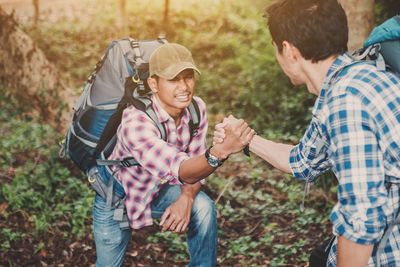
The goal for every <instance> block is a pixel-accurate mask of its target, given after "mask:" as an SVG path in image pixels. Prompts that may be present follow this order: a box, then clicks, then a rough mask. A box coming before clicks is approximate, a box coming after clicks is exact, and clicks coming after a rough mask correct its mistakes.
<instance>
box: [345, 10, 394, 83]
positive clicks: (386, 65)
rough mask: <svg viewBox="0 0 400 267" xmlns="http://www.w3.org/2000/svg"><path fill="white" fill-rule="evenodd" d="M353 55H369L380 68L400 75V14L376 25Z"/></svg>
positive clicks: (361, 57) (358, 57)
mask: <svg viewBox="0 0 400 267" xmlns="http://www.w3.org/2000/svg"><path fill="white" fill-rule="evenodd" d="M356 55H358V56H356ZM353 56H355V59H357V60H364V59H366V57H367V56H368V57H369V58H370V59H371V60H373V61H375V64H376V67H377V68H378V70H388V71H391V72H393V73H394V74H395V75H397V76H398V77H400V15H397V16H394V17H392V18H390V19H388V20H386V21H385V22H383V23H382V24H380V25H379V26H377V27H375V28H374V29H373V30H372V32H371V34H370V35H369V37H368V39H367V40H366V41H365V42H364V45H363V47H362V48H360V49H357V50H356V51H354V52H353Z"/></svg>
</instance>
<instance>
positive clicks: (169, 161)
mask: <svg viewBox="0 0 400 267" xmlns="http://www.w3.org/2000/svg"><path fill="white" fill-rule="evenodd" d="M130 112H131V113H130V114H129V116H127V117H125V118H124V119H123V120H122V121H123V123H122V124H121V131H122V134H120V135H118V136H122V140H121V141H122V143H123V145H124V146H125V149H126V150H127V151H128V152H129V153H130V154H131V155H132V157H134V158H135V159H136V160H137V161H138V163H139V164H140V165H141V166H142V167H143V168H145V169H146V170H147V171H149V172H150V173H151V174H152V175H153V176H154V177H160V178H163V177H171V176H172V177H175V178H176V177H178V171H179V166H180V164H181V163H182V161H184V160H186V159H187V158H188V155H187V153H185V152H180V151H179V150H178V148H177V147H175V146H173V145H171V144H168V143H167V142H165V141H164V140H163V139H162V138H161V136H160V132H159V130H158V128H157V126H156V125H155V123H154V122H153V121H152V120H151V119H150V118H149V117H148V116H147V115H146V114H145V113H144V112H142V111H139V110H136V109H130ZM125 115H126V114H125V113H124V116H125Z"/></svg>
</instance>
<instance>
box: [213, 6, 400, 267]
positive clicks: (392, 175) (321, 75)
mask: <svg viewBox="0 0 400 267" xmlns="http://www.w3.org/2000/svg"><path fill="white" fill-rule="evenodd" d="M266 11H267V18H268V26H269V30H270V33H271V36H272V39H273V45H274V46H275V50H276V58H277V61H278V63H279V64H280V66H281V67H282V69H283V70H284V72H285V73H286V74H287V76H288V77H289V78H290V79H291V81H292V83H293V84H294V85H306V86H307V89H308V91H310V92H311V93H312V94H315V95H316V96H318V98H317V100H316V102H315V105H314V108H313V112H312V115H313V116H312V120H311V123H310V125H309V126H308V128H307V130H306V132H305V134H304V136H303V138H302V139H301V140H300V143H299V144H298V145H296V146H291V145H286V144H280V143H275V142H272V141H270V140H267V139H264V138H262V137H260V136H254V137H253V139H252V140H251V142H250V145H249V148H250V151H251V152H253V153H255V154H257V155H259V156H260V157H262V158H263V159H265V160H266V161H268V162H269V163H271V164H272V165H274V166H275V167H277V168H279V169H280V170H283V171H285V172H287V173H290V174H293V175H294V176H295V177H296V178H298V179H301V180H303V181H305V182H311V181H313V180H314V179H315V178H317V177H318V176H319V175H320V174H322V173H323V172H325V171H327V170H329V169H331V170H332V171H333V172H334V173H335V175H336V177H337V180H338V203H337V204H336V205H335V207H334V208H333V210H332V213H331V216H330V219H331V221H332V224H333V233H334V236H335V238H333V239H331V240H330V241H329V242H326V243H325V244H324V246H323V247H320V248H317V249H316V250H314V252H313V253H312V255H311V257H310V266H351V267H355V266H375V264H378V262H379V264H381V265H382V266H400V228H399V224H394V223H393V224H392V222H394V221H395V218H396V216H397V214H398V213H399V205H400V197H399V196H400V80H399V78H398V77H396V76H395V75H393V74H392V73H389V72H386V71H378V70H377V69H376V67H375V65H373V64H369V63H365V62H362V63H355V64H352V63H353V59H352V58H351V57H350V56H349V55H348V54H347V53H346V51H347V39H348V28H347V19H346V15H345V12H344V10H343V8H342V7H341V6H340V4H339V3H338V2H337V0H282V1H279V2H277V3H275V4H273V5H271V6H269V7H268V8H267V10H266ZM233 120H234V118H232V117H230V118H227V119H225V120H224V122H223V123H222V124H220V125H218V127H217V128H219V130H218V131H217V132H216V133H215V135H214V142H217V143H218V142H222V140H223V138H224V131H223V127H224V126H225V125H226V124H229V123H230V122H231V121H233ZM391 225H392V226H391ZM388 227H393V228H392V229H389V231H390V232H389V233H388V238H387V241H382V242H383V243H384V244H382V245H381V246H382V251H381V252H379V253H378V246H379V244H380V243H381V240H382V236H383V235H384V233H385V231H386V230H387V228H388ZM377 254H378V256H377Z"/></svg>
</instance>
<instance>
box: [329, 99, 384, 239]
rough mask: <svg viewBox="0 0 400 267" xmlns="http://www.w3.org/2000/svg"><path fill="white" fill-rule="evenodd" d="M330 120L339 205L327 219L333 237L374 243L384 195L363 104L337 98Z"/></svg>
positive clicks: (378, 233) (373, 137) (380, 225)
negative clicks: (338, 236) (334, 235)
mask: <svg viewBox="0 0 400 267" xmlns="http://www.w3.org/2000/svg"><path fill="white" fill-rule="evenodd" d="M337 102H338V103H337V105H336V104H335V103H333V110H335V108H334V107H335V105H336V106H340V107H346V109H337V112H333V113H332V115H331V116H330V119H329V122H328V124H329V131H330V132H331V133H332V134H331V138H332V143H334V144H335V145H334V146H331V147H332V157H333V161H334V162H335V164H334V166H333V168H334V171H335V174H336V176H337V178H338V182H339V184H338V203H337V204H336V206H335V207H334V209H333V211H332V213H331V216H330V219H331V221H332V223H333V231H334V233H335V234H336V235H342V236H344V237H346V238H347V239H349V240H351V241H353V242H356V243H359V244H375V243H377V242H378V241H379V239H380V238H381V236H382V234H383V230H384V228H385V225H386V216H387V213H388V212H389V210H388V209H387V206H386V205H387V192H386V188H385V183H384V164H383V156H382V152H381V151H380V147H379V144H378V140H377V137H376V134H375V133H374V132H373V127H372V125H373V122H372V120H371V119H370V118H369V116H368V112H366V111H365V110H364V109H365V105H362V104H361V102H360V100H359V99H358V98H356V97H354V96H351V95H350V96H346V97H342V98H338V100H337Z"/></svg>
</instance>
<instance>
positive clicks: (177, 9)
mask: <svg viewBox="0 0 400 267" xmlns="http://www.w3.org/2000/svg"><path fill="white" fill-rule="evenodd" d="M265 5H266V3H261V1H254V2H245V1H211V0H207V1H202V2H201V3H199V2H198V1H185V4H184V5H179V4H178V3H175V4H173V5H172V6H171V10H170V17H169V21H168V24H165V23H162V21H161V20H162V16H160V14H162V12H163V10H162V7H163V2H162V1H151V2H149V3H146V5H144V4H139V3H136V2H135V1H129V3H128V5H127V11H126V13H127V17H128V24H127V25H125V27H124V30H122V29H118V28H116V26H115V19H114V18H115V14H116V13H117V2H111V1H99V2H98V4H97V5H96V6H93V7H91V8H90V11H91V12H90V13H89V14H87V17H85V18H84V19H83V21H82V18H81V17H79V18H78V17H71V18H66V17H61V18H59V19H58V20H57V21H51V22H49V23H46V22H44V23H42V24H41V31H40V34H41V38H40V39H39V46H40V47H41V48H42V49H43V50H44V51H46V55H47V56H48V57H49V58H50V59H51V60H52V61H54V62H55V63H56V65H57V66H58V68H59V69H60V70H61V72H62V74H63V76H64V79H66V80H68V81H69V82H70V83H71V84H72V87H74V88H79V87H80V86H81V85H83V82H84V81H85V79H86V78H87V76H88V75H89V74H90V72H91V71H92V68H93V66H94V65H95V64H96V62H97V61H98V60H99V58H100V56H101V55H102V54H103V53H104V52H105V50H106V48H107V46H108V45H109V44H110V43H111V42H112V41H113V40H116V39H120V38H122V37H125V36H131V37H133V38H137V39H152V38H156V37H157V36H158V35H159V34H160V33H163V34H165V35H166V37H167V39H168V40H169V41H170V42H177V43H181V44H183V45H185V46H187V47H188V48H189V49H190V50H191V51H192V53H193V55H194V58H195V60H196V62H197V64H198V65H199V67H200V69H201V71H202V75H201V77H199V78H198V79H197V81H198V82H197V95H199V96H201V97H202V98H203V99H204V100H205V101H206V103H207V107H208V112H209V114H216V115H218V114H225V115H228V114H234V115H235V116H237V117H241V118H244V119H245V120H246V121H247V122H249V123H250V124H251V125H252V127H253V128H255V129H256V130H257V131H258V133H259V134H264V135H267V136H269V137H272V138H275V137H280V138H281V139H282V136H283V137H284V138H285V139H290V140H296V139H297V138H298V136H300V135H301V134H302V133H303V132H304V129H305V126H306V125H307V122H308V121H309V119H310V106H311V105H312V104H313V101H314V97H313V96H312V95H311V94H309V93H308V92H307V90H306V89H305V88H304V87H298V88H296V87H293V86H292V85H291V83H290V81H289V79H288V78H287V77H286V76H285V74H284V73H283V72H282V70H281V69H280V67H279V65H278V64H277V62H276V61H275V55H274V48H273V46H272V44H271V38H270V36H269V33H268V30H267V26H266V20H265V19H264V18H263V9H264V6H265ZM205 6H207V8H204V7H205ZM105 10H107V12H105ZM86 13H87V12H86ZM77 16H78V15H77ZM86 21H87V22H88V21H91V22H90V23H89V22H88V23H85V22H86ZM99 29H101V32H99ZM217 119H218V118H214V117H213V116H211V122H212V123H211V124H210V125H213V124H214V121H213V120H217Z"/></svg>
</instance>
